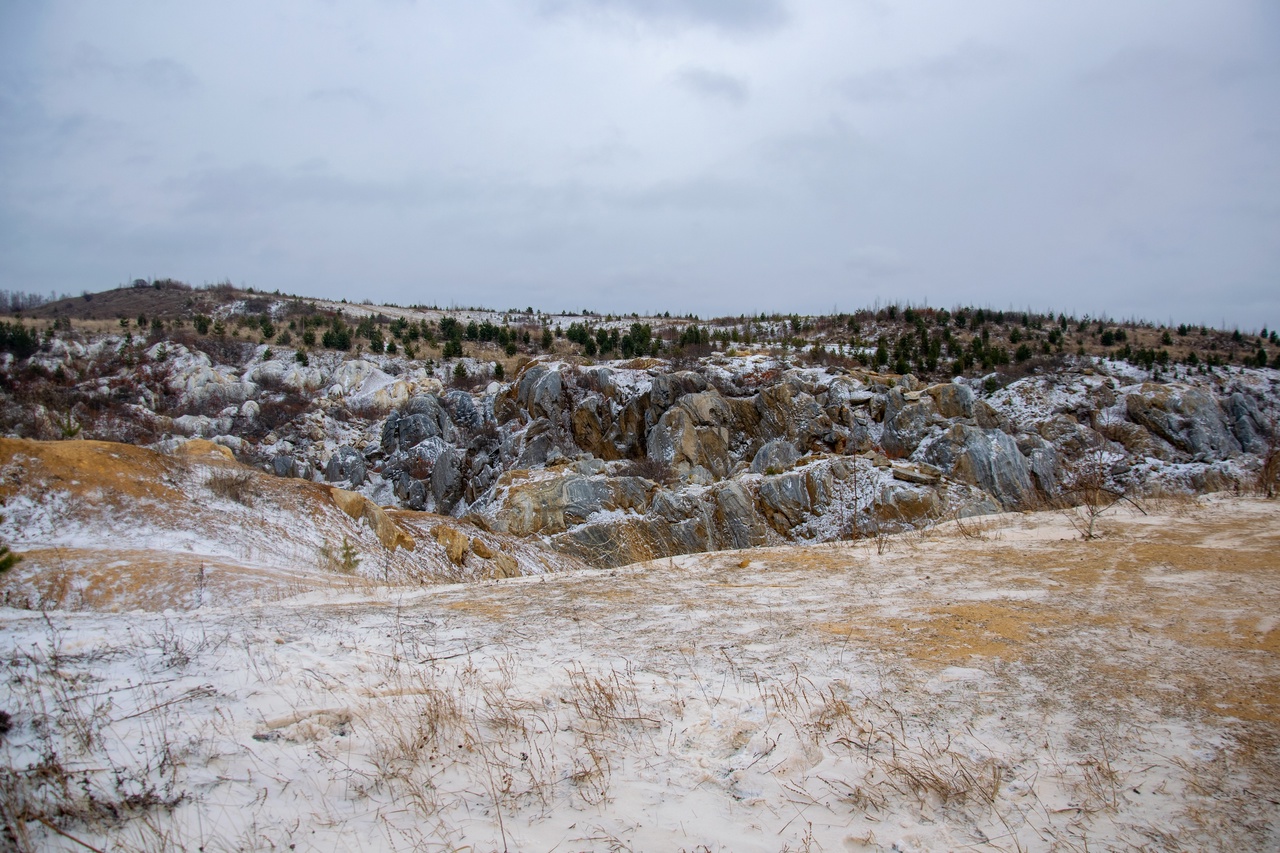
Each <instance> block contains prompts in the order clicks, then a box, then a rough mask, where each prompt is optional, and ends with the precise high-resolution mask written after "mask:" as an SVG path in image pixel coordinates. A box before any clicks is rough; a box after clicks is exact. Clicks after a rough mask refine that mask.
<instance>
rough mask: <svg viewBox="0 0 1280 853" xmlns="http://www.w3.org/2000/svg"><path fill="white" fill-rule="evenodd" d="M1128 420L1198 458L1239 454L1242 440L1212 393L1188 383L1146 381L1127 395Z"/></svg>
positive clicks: (1215, 458) (1214, 457)
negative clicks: (1238, 437)
mask: <svg viewBox="0 0 1280 853" xmlns="http://www.w3.org/2000/svg"><path fill="white" fill-rule="evenodd" d="M1125 410H1126V412H1127V413H1128V415H1129V419H1130V420H1131V421H1133V422H1134V423H1136V424H1140V425H1142V426H1144V427H1146V428H1147V429H1148V430H1150V431H1151V432H1152V433H1154V434H1155V435H1157V436H1159V437H1160V438H1163V439H1164V440H1165V441H1167V442H1169V443H1170V444H1171V445H1173V446H1174V447H1176V448H1178V449H1179V450H1182V451H1184V452H1186V453H1188V454H1190V455H1191V457H1192V458H1193V459H1194V460H1196V461H1204V462H1215V461H1218V460H1221V459H1229V458H1231V457H1233V456H1236V455H1238V454H1239V453H1240V451H1241V447H1240V441H1239V440H1238V439H1237V438H1236V437H1235V435H1234V434H1233V433H1232V431H1231V429H1230V427H1229V426H1228V425H1227V420H1226V418H1225V417H1224V414H1223V411H1222V408H1221V407H1220V406H1219V405H1218V402H1217V400H1215V399H1214V398H1213V396H1212V395H1211V394H1209V393H1208V392H1206V391H1203V390H1201V389H1199V388H1192V387H1189V386H1186V385H1172V384H1171V385H1157V384H1154V383H1146V384H1144V385H1142V387H1141V388H1140V389H1139V390H1137V391H1134V392H1131V393H1130V394H1128V395H1127V396H1126V397H1125Z"/></svg>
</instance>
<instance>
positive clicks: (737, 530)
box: [712, 480, 765, 549]
mask: <svg viewBox="0 0 1280 853" xmlns="http://www.w3.org/2000/svg"><path fill="white" fill-rule="evenodd" d="M712 496H713V498H714V500H715V529H716V532H717V534H718V535H717V536H716V541H715V547H716V548H718V549H724V548H753V547H755V546H757V545H763V544H764V542H765V533H764V528H763V526H762V525H761V523H760V517H759V516H758V515H757V514H756V508H755V503H754V502H753V501H752V500H751V495H750V493H749V492H748V491H747V490H746V489H745V488H743V486H742V484H741V483H737V482H734V481H733V480H730V481H728V482H725V483H721V484H719V485H718V486H716V487H715V489H714V491H713V492H712Z"/></svg>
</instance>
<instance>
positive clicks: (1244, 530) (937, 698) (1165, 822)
mask: <svg viewBox="0 0 1280 853" xmlns="http://www.w3.org/2000/svg"><path fill="white" fill-rule="evenodd" d="M1146 508H1147V510H1148V512H1149V514H1148V515H1140V514H1138V513H1136V512H1131V511H1126V512H1117V513H1116V514H1115V515H1111V516H1107V517H1105V518H1104V520H1103V522H1102V533H1103V536H1102V537H1101V538H1100V539H1098V540H1095V541H1091V542H1085V541H1081V539H1080V538H1079V536H1078V535H1077V533H1076V531H1075V529H1074V528H1073V527H1072V526H1071V525H1070V524H1069V523H1068V520H1067V519H1066V518H1065V517H1064V516H1063V515H1062V514H1056V513H1042V514H1028V515H1007V516H997V517H991V518H987V519H978V520H971V521H968V522H965V525H964V527H963V528H961V527H957V526H956V525H955V524H954V523H952V524H947V525H941V526H939V527H936V528H933V529H930V530H927V531H925V532H923V533H916V534H908V535H904V536H898V537H889V538H884V539H879V540H867V541H863V542H861V543H849V544H836V545H823V546H816V547H807V548H806V547H795V548H779V549H769V550H757V551H751V552H732V553H720V554H709V555H696V556H687V557H681V558H675V559H670V560H661V561H656V562H654V563H650V564H644V565H639V566H633V567H628V568H626V569H619V570H615V571H586V572H574V573H566V574H562V575H549V576H544V577H541V578H522V579H516V580H512V581H502V582H492V583H481V584H469V585H455V586H445V587H436V588H429V589H426V590H408V589H405V588H399V587H386V588H381V589H376V590H355V589H353V590H349V591H345V592H343V591H330V592H323V593H320V592H312V593H307V594H306V595H302V596H298V597H296V598H292V599H289V600H286V601H282V602H278V603H275V604H263V605H255V606H243V607H236V608H215V607H205V608H200V609H197V610H194V611H190V612H169V613H147V612H141V611H137V612H132V613H125V614H120V615H113V614H104V613H71V612H50V613H47V614H38V613H32V612H26V611H16V610H0V659H2V660H3V661H4V667H5V677H4V679H3V685H2V686H0V708H3V709H5V710H7V711H8V712H9V713H10V714H11V715H12V728H11V730H10V731H9V733H8V735H7V736H6V738H5V740H4V742H3V745H2V746H0V750H2V752H0V754H2V755H3V761H2V766H3V776H2V777H0V780H2V781H3V784H4V787H5V790H4V791H3V793H4V796H3V798H0V799H3V800H4V803H5V805H4V809H5V812H4V813H5V818H6V821H7V823H8V825H9V833H10V839H11V841H10V843H11V844H13V845H15V846H18V847H21V846H22V845H28V846H30V847H31V848H33V849H65V850H76V849H80V850H83V849H84V847H83V846H82V843H83V844H89V845H92V846H94V847H97V848H99V849H108V848H109V849H112V850H117V849H119V850H131V849H137V850H141V849H147V850H154V849H196V848H202V849H205V850H231V849H296V850H333V849H344V850H473V851H488V850H521V851H524V850H530V851H533V850H538V851H551V850H558V851H566V850H601V851H606V850H637V851H640V850H672V851H674V850H687V851H695V850H706V851H713V850H714V851H781V850H792V851H794V850H828V851H834V850H900V851H905V850H919V851H925V850H1245V849H1248V850H1262V849H1276V848H1277V846H1280V771H1278V770H1277V767H1280V761H1278V759H1280V754H1278V753H1280V718H1278V716H1277V715H1278V714H1280V695H1278V694H1277V685H1280V658H1278V657H1277V652H1278V651H1280V635H1278V634H1277V627H1278V626H1280V556H1277V554H1280V549H1278V546H1280V503H1278V502H1267V501H1260V500H1247V499H1226V498H1222V499H1211V500H1204V501H1200V502H1194V501H1183V502H1177V503H1167V504H1164V505H1161V506H1156V507H1152V506H1148V507H1146ZM42 820H43V821H44V822H41V821H42ZM73 838H74V839H75V840H72V839H73Z"/></svg>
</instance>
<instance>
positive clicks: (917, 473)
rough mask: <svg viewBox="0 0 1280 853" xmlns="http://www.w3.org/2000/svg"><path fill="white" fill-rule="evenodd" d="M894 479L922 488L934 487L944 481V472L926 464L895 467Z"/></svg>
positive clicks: (919, 463)
mask: <svg viewBox="0 0 1280 853" xmlns="http://www.w3.org/2000/svg"><path fill="white" fill-rule="evenodd" d="M893 479H895V480H901V481H902V482H904V483H915V484H917V485H921V486H933V485H937V483H938V482H939V481H940V480H941V479H942V471H941V470H939V469H937V468H935V467H933V466H932V465H928V464H926V463H924V462H918V463H916V464H914V465H910V464H902V465H894V466H893Z"/></svg>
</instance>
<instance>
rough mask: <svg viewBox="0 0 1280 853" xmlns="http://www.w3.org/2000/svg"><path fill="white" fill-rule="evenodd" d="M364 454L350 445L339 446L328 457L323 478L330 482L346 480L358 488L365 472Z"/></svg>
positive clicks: (362, 481)
mask: <svg viewBox="0 0 1280 853" xmlns="http://www.w3.org/2000/svg"><path fill="white" fill-rule="evenodd" d="M366 470H367V469H366V467H365V463H364V456H362V455H361V454H360V451H358V450H356V449H355V448H354V447H351V446H350V445H343V446H342V447H339V448H338V449H337V450H336V451H334V454H333V455H332V456H330V457H329V461H328V463H327V464H326V465H325V466H324V478H325V479H326V480H328V481H329V482H330V483H337V482H341V481H343V480H347V481H349V482H350V483H351V485H352V486H354V487H356V488H359V487H360V485H362V484H363V483H364V478H365V474H366Z"/></svg>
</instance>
